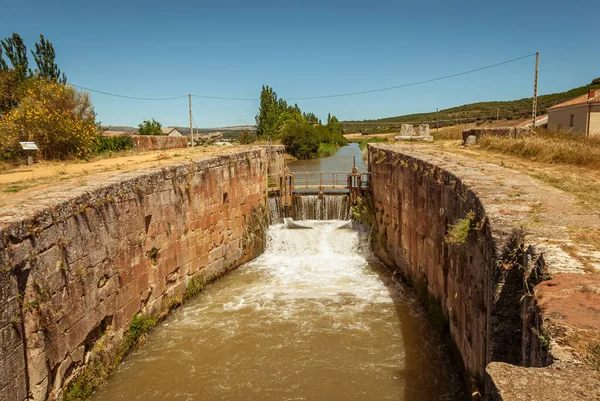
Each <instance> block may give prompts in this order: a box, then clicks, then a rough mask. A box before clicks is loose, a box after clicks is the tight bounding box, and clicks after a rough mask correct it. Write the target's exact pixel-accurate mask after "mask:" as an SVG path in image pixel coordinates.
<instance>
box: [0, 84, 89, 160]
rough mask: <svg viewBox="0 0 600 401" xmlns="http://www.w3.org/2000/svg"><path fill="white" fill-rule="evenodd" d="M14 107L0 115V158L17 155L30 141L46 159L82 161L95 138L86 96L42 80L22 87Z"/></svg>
mask: <svg viewBox="0 0 600 401" xmlns="http://www.w3.org/2000/svg"><path fill="white" fill-rule="evenodd" d="M22 90H23V97H22V98H21V99H20V101H19V104H18V106H16V107H14V108H12V109H11V110H10V111H8V112H7V113H6V114H4V115H2V116H0V157H3V156H9V157H10V156H12V155H16V154H19V151H18V149H19V142H22V141H34V142H35V143H36V144H37V145H38V147H39V149H40V155H41V157H43V158H46V159H67V158H70V157H79V158H84V157H86V156H87V155H89V154H90V153H92V152H93V150H94V148H95V144H96V141H97V138H98V130H97V125H96V113H95V112H94V108H93V106H92V103H91V101H90V99H89V96H88V94H87V93H84V92H79V91H77V90H75V89H74V88H72V87H69V86H66V85H62V84H60V83H57V82H53V81H48V80H45V79H31V80H27V81H26V83H25V84H23V88H22Z"/></svg>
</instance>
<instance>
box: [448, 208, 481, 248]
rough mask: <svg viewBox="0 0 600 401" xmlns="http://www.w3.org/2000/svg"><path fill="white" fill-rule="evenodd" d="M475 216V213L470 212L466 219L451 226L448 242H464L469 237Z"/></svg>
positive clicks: (455, 243) (456, 243)
mask: <svg viewBox="0 0 600 401" xmlns="http://www.w3.org/2000/svg"><path fill="white" fill-rule="evenodd" d="M474 218H475V213H473V212H469V213H467V216H466V217H465V218H464V219H461V220H459V221H458V223H456V224H454V225H452V226H450V229H449V230H448V234H447V235H446V243H447V244H454V245H460V244H464V243H465V242H466V241H467V238H468V237H469V233H470V232H471V226H472V223H473V219H474Z"/></svg>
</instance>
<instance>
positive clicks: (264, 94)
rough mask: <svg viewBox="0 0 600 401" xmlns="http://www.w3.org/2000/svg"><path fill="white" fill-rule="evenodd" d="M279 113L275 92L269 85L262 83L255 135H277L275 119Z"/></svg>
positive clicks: (263, 136)
mask: <svg viewBox="0 0 600 401" xmlns="http://www.w3.org/2000/svg"><path fill="white" fill-rule="evenodd" d="M279 113H280V105H279V102H278V101H277V93H275V92H274V91H273V88H271V87H270V86H268V85H267V86H265V85H263V87H262V90H261V92H260V106H259V108H258V114H257V115H256V135H257V136H258V137H262V138H265V137H267V136H271V137H272V138H275V137H276V136H277V127H278V124H277V121H278V118H279Z"/></svg>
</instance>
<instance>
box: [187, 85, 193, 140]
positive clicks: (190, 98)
mask: <svg viewBox="0 0 600 401" xmlns="http://www.w3.org/2000/svg"><path fill="white" fill-rule="evenodd" d="M188 99H189V101H190V135H191V137H192V147H194V125H193V123H192V121H193V119H192V95H188Z"/></svg>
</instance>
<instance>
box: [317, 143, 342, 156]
mask: <svg viewBox="0 0 600 401" xmlns="http://www.w3.org/2000/svg"><path fill="white" fill-rule="evenodd" d="M339 148H340V147H339V146H338V145H337V144H335V143H326V142H321V143H320V144H319V151H318V155H319V158H321V157H329V156H333V155H334V154H335V152H337V151H338V149H339Z"/></svg>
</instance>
